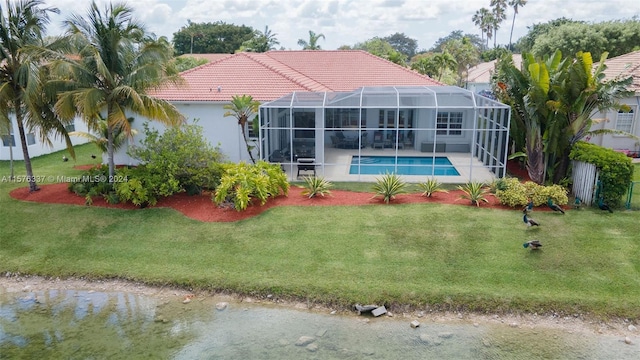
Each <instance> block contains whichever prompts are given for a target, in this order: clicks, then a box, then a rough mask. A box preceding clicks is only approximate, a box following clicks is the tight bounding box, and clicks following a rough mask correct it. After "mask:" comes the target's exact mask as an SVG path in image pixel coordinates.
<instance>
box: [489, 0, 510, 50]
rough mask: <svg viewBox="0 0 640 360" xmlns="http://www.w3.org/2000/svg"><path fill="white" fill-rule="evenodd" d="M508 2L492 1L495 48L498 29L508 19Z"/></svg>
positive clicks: (502, 0) (505, 0) (504, 0)
mask: <svg viewBox="0 0 640 360" xmlns="http://www.w3.org/2000/svg"><path fill="white" fill-rule="evenodd" d="M506 10H507V0H491V14H492V15H493V16H492V18H491V20H492V21H491V29H492V30H493V47H494V48H495V47H496V46H497V44H496V40H497V38H498V36H497V35H498V29H500V24H502V22H503V21H504V20H505V19H506V18H507V12H506Z"/></svg>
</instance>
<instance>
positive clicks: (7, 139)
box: [2, 134, 16, 147]
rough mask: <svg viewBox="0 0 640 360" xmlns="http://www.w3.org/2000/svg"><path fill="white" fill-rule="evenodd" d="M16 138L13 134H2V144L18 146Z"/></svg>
mask: <svg viewBox="0 0 640 360" xmlns="http://www.w3.org/2000/svg"><path fill="white" fill-rule="evenodd" d="M15 140H16V139H15V138H14V137H13V134H12V135H2V145H3V146H5V147H9V146H16V141H15Z"/></svg>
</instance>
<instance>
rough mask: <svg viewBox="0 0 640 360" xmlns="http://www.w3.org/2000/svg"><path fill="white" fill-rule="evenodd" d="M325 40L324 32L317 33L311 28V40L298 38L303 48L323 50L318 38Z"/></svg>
mask: <svg viewBox="0 0 640 360" xmlns="http://www.w3.org/2000/svg"><path fill="white" fill-rule="evenodd" d="M320 38H322V39H323V40H324V34H316V33H315V32H313V31H311V30H309V42H307V41H306V40H304V39H298V45H300V46H302V50H321V48H320V45H318V40H320Z"/></svg>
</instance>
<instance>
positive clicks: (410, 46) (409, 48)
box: [382, 33, 418, 59]
mask: <svg viewBox="0 0 640 360" xmlns="http://www.w3.org/2000/svg"><path fill="white" fill-rule="evenodd" d="M382 40H384V41H386V42H388V43H389V44H390V45H391V47H393V48H394V50H396V51H397V52H399V53H401V54H402V55H404V58H405V59H410V58H412V57H413V56H414V55H415V54H416V50H417V49H418V41H417V40H415V39H412V38H410V37H408V36H407V35H405V34H404V33H395V34H393V35H389V36H385V37H383V38H382Z"/></svg>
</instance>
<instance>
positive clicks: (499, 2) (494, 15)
mask: <svg viewBox="0 0 640 360" xmlns="http://www.w3.org/2000/svg"><path fill="white" fill-rule="evenodd" d="M526 4H527V0H509V1H508V2H507V0H491V2H490V9H487V8H484V7H483V8H481V9H480V10H478V11H476V12H475V14H473V17H472V18H471V20H472V21H473V24H474V25H476V26H477V27H478V28H479V29H480V34H481V37H482V39H483V40H484V35H486V36H487V40H486V46H487V48H488V47H489V40H491V39H492V38H493V47H494V48H495V47H496V46H497V39H496V37H497V36H496V35H497V32H498V30H499V29H500V25H501V24H502V22H503V21H504V20H506V19H507V13H506V10H507V5H508V6H510V7H512V8H513V20H512V21H511V32H510V35H509V48H511V40H512V38H513V27H514V26H515V22H516V15H517V14H518V9H519V8H522V7H523V6H525V5H526Z"/></svg>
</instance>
